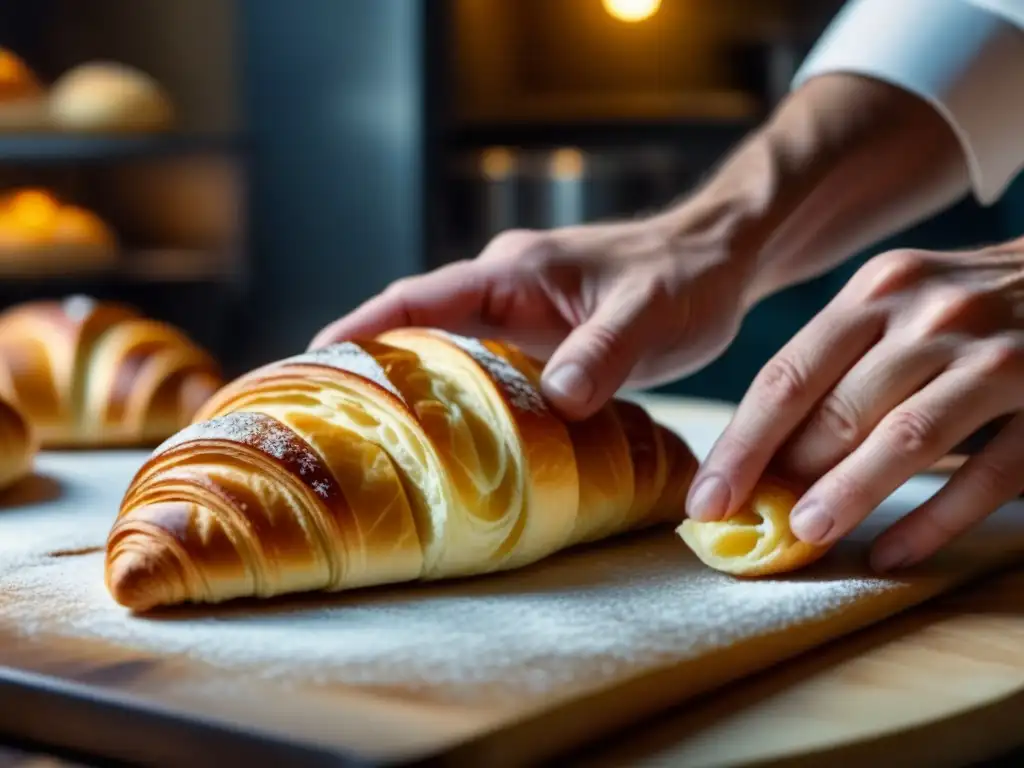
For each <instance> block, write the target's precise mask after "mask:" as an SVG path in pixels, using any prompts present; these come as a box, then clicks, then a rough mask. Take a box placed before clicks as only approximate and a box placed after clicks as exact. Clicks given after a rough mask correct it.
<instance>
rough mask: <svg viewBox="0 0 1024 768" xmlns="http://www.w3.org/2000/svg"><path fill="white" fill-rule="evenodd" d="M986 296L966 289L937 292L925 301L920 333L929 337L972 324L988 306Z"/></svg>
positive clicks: (949, 289)
mask: <svg viewBox="0 0 1024 768" xmlns="http://www.w3.org/2000/svg"><path fill="white" fill-rule="evenodd" d="M986 303H987V302H986V299H985V296H984V295H983V294H981V293H979V292H977V291H971V290H966V289H964V288H947V289H945V290H941V291H936V292H934V293H933V294H932V295H931V296H930V297H928V298H927V299H926V300H925V303H924V307H923V315H924V317H923V321H922V323H921V325H920V329H919V330H920V332H921V333H922V334H923V335H925V336H928V337H933V336H937V335H939V334H942V333H945V332H948V331H953V330H957V329H960V328H963V327H965V326H967V325H969V324H970V322H971V320H972V318H975V317H977V316H978V312H979V311H981V310H983V309H984V306H985V305H986Z"/></svg>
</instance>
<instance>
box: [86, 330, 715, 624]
mask: <svg viewBox="0 0 1024 768" xmlns="http://www.w3.org/2000/svg"><path fill="white" fill-rule="evenodd" d="M538 373H539V365H538V364H537V363H536V362H535V361H532V360H530V359H529V358H527V357H526V356H525V355H523V354H522V353H520V352H519V351H518V350H516V349H515V348H513V347H510V346H508V345H505V344H499V343H496V342H489V341H483V342H482V341H478V340H475V339H467V338H463V337H459V336H454V335H451V334H447V333H443V332H440V331H434V330H423V329H404V330H399V331H392V332H389V333H386V334H384V335H382V336H380V337H377V338H376V339H374V340H369V341H364V342H359V343H351V342H347V343H342V344H337V345H334V346H332V347H328V348H326V349H323V350H319V351H317V352H312V353H308V354H303V355H298V356H296V357H292V358H288V359H286V360H282V361H279V362H275V363H272V364H270V365H267V366H264V367H262V368H259V369H256V370H255V371H252V372H250V373H248V374H246V375H244V376H242V377H241V378H239V379H237V380H235V381H234V382H232V383H230V384H228V385H227V386H226V387H224V388H223V389H222V390H221V391H220V392H218V393H217V394H216V395H215V396H214V397H213V398H212V399H211V400H210V401H208V402H207V404H206V405H205V406H204V407H203V408H202V409H201V410H200V412H199V413H198V414H197V416H196V422H197V423H195V424H193V425H192V426H190V427H188V428H186V429H184V430H182V431H181V432H180V433H179V434H177V435H175V436H174V437H172V438H170V439H169V440H167V441H166V442H165V443H164V444H163V445H162V446H160V447H159V448H158V449H157V450H156V451H155V452H154V454H153V456H152V457H150V459H149V460H148V461H147V462H146V464H144V465H143V467H142V468H141V469H140V470H139V472H138V474H137V475H136V476H135V478H134V479H133V481H132V482H131V484H130V486H129V488H128V490H127V492H126V494H125V496H124V499H123V502H122V506H121V509H120V513H119V515H118V519H117V521H116V522H115V524H114V526H113V528H112V530H111V532H110V536H109V538H108V543H107V559H106V583H107V587H108V589H109V590H110V592H111V594H112V595H113V597H114V598H115V600H117V601H118V602H119V603H121V604H123V605H125V606H127V607H129V608H132V609H134V610H137V611H141V610H146V609H148V608H151V607H154V606H158V605H167V604H173V603H180V602H219V601H223V600H228V599H231V598H236V597H243V596H257V597H269V596H272V595H279V594H282V593H286V592H298V591H312V590H323V591H337V590H343V589H351V588H355V587H361V586H368V585H374V584H384V583H394V582H404V581H411V580H416V579H424V580H426V579H440V578H445V577H455V576H466V575H476V574H483V573H488V572H494V571H499V570H505V569H510V568H516V567H519V566H524V565H527V564H529V563H532V562H535V561H537V560H540V559H542V558H544V557H546V556H548V555H551V554H553V553H554V552H557V551H559V550H561V549H564V548H566V547H569V546H572V545H574V544H577V543H580V542H583V541H591V540H594V539H598V538H603V537H607V536H612V535H615V534H618V533H622V532H625V531H629V530H636V529H640V528H643V527H646V526H650V525H653V524H655V523H660V522H678V520H680V519H681V517H682V510H683V500H684V498H685V494H686V491H687V488H688V486H689V483H690V480H691V478H692V476H693V474H694V472H695V470H696V464H697V462H696V459H695V458H694V456H693V454H692V453H691V452H690V450H689V448H688V447H687V446H686V444H685V443H684V442H683V441H682V440H681V439H680V438H679V437H678V436H676V435H675V434H674V433H673V432H671V431H669V430H668V429H665V428H664V427H661V426H660V425H657V424H655V423H654V422H653V421H652V420H651V418H650V417H649V416H648V415H647V413H646V412H645V411H644V410H643V409H642V408H640V407H639V406H637V405H634V404H632V403H628V402H620V401H615V402H613V403H612V404H610V405H609V406H607V407H606V408H605V409H604V410H603V411H602V412H601V413H600V414H599V415H598V416H597V417H595V418H594V419H592V420H590V421H587V422H583V423H579V424H574V425H571V426H570V425H567V424H565V423H564V422H563V421H562V420H560V419H559V418H558V417H556V416H555V414H554V413H553V412H552V411H550V410H549V409H548V408H547V406H546V404H545V403H544V401H543V399H542V398H541V396H540V394H539V392H538V389H537V375H538Z"/></svg>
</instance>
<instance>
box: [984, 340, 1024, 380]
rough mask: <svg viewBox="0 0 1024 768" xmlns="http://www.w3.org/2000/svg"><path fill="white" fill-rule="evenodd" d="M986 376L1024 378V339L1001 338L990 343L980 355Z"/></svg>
mask: <svg viewBox="0 0 1024 768" xmlns="http://www.w3.org/2000/svg"><path fill="white" fill-rule="evenodd" d="M979 368H980V369H981V371H980V372H981V373H982V374H983V375H984V376H986V377H987V376H997V377H1000V378H1003V377H1005V378H1010V379H1013V380H1017V379H1019V378H1024V339H1017V338H1000V339H996V340H993V341H991V342H989V343H988V344H987V345H986V347H985V348H984V350H983V351H982V353H981V355H980V361H979Z"/></svg>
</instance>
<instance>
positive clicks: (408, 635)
mask: <svg viewBox="0 0 1024 768" xmlns="http://www.w3.org/2000/svg"><path fill="white" fill-rule="evenodd" d="M653 415H654V416H655V417H656V418H659V414H658V413H654V414H653ZM659 420H666V421H669V422H670V423H671V422H672V421H673V419H671V418H668V419H665V418H659ZM694 423H696V422H694ZM711 426H712V427H713V429H711V428H710V427H709V433H708V435H705V436H704V437H703V438H701V436H700V435H698V437H697V439H696V440H695V439H694V435H695V434H697V433H698V432H699V431H700V429H702V428H700V427H693V425H692V424H691V429H690V430H687V431H689V432H690V434H689V435H688V437H689V438H690V441H691V444H694V443H695V444H696V450H697V452H698V453H703V452H704V451H706V449H707V446H708V445H709V444H710V441H709V439H710V438H711V437H713V435H714V434H717V431H718V429H720V426H721V425H720V424H715V425H711ZM146 457H147V454H146V453H143V452H134V453H131V452H126V453H124V454H121V455H117V454H105V455H103V456H97V455H95V454H78V455H63V456H62V455H57V454H49V455H45V456H43V457H41V458H40V469H41V471H42V472H43V473H44V474H48V475H51V476H58V477H60V479H61V481H62V483H63V485H64V487H65V493H64V494H63V495H62V496H61V497H59V498H58V499H56V500H50V501H45V502H42V503H40V504H38V505H21V506H12V507H9V508H7V509H4V510H0V628H2V629H3V631H4V632H5V633H7V634H10V633H15V634H16V635H17V636H19V637H20V638H22V639H24V640H25V641H31V640H32V639H33V638H35V639H41V638H42V637H43V636H57V637H61V638H83V639H85V638H90V639H94V640H99V641H103V642H105V643H109V644H114V645H117V646H120V647H124V648H128V649H137V650H140V651H151V652H161V653H165V654H169V655H177V656H180V657H186V658H191V659H195V660H199V661H202V662H206V663H208V664H212V665H216V666H218V667H221V668H223V669H225V670H235V671H238V672H239V673H241V674H242V675H243V676H244V677H245V679H251V680H254V681H266V682H272V683H274V684H275V685H277V686H279V688H280V689H287V688H289V687H292V686H319V685H354V686H361V687H365V688H370V689H379V690H381V691H383V692H388V693H396V692H401V693H402V694H403V695H408V696H412V697H417V698H421V699H422V698H427V699H432V700H437V701H448V702H453V703H465V704H473V703H480V704H482V705H483V704H487V705H499V704H501V703H502V702H509V703H511V702H513V701H514V702H516V703H517V704H520V705H521V704H522V703H523V702H524V699H527V700H528V699H531V698H544V697H546V696H549V695H551V694H552V693H554V692H556V691H557V693H558V694H559V695H563V694H571V693H573V692H578V691H583V690H586V689H592V688H593V687H595V686H600V685H602V684H607V683H610V682H612V681H615V680H619V679H623V678H626V677H630V676H632V675H635V674H636V673H637V672H639V671H641V670H646V669H651V668H652V667H654V666H658V665H661V664H665V663H670V662H673V661H681V660H686V659H690V658H694V657H696V656H698V655H701V654H705V653H707V652H709V651H713V650H714V649H721V648H725V647H728V646H730V645H732V644H735V643H738V642H742V641H745V640H746V641H749V640H753V639H756V638H758V637H762V636H764V635H766V634H768V633H772V632H775V631H778V630H782V629H785V628H787V627H794V626H799V625H804V624H807V623H808V622H812V621H816V620H819V619H822V618H825V617H827V616H828V615H829V614H832V613H835V612H838V611H843V610H847V609H849V608H850V607H851V606H853V605H854V604H856V603H858V602H859V601H863V600H866V599H870V598H871V597H872V596H877V595H880V594H882V593H885V592H892V591H895V590H901V589H905V588H906V585H905V584H904V583H902V582H895V581H888V580H883V579H877V578H872V577H870V576H867V575H865V573H864V571H863V568H862V566H860V565H858V564H857V563H856V561H849V560H844V559H843V558H842V557H839V558H834V559H830V558H826V560H825V561H822V563H819V565H818V566H816V567H815V568H814V569H812V571H811V572H808V573H806V574H801V575H798V576H797V577H794V578H789V579H780V580H767V581H752V582H741V581H738V580H735V579H732V578H731V577H728V576H725V575H722V574H718V573H715V572H712V571H709V570H708V569H706V568H704V567H703V566H702V565H700V564H699V563H698V562H697V561H696V559H695V558H693V557H692V556H691V555H690V554H689V553H688V552H687V551H686V549H685V547H684V546H683V545H682V544H681V543H680V542H679V541H678V540H677V539H676V538H675V537H674V536H672V535H670V534H669V535H662V536H659V535H654V536H644V537H638V538H634V539H630V540H626V541H622V542H619V543H617V544H615V545H613V546H611V547H592V548H588V549H586V550H582V551H579V552H575V553H567V554H564V555H561V556H556V557H554V558H551V559H550V560H548V561H546V562H544V563H541V564H539V565H537V566H534V567H530V568H526V569H522V570H520V571H516V572H511V573H507V574H503V575H498V576H493V577H488V578H481V579H469V580H464V581H458V582H447V583H431V584H423V585H414V586H408V587H399V588H388V589H380V590H370V591H365V592H361V593H360V592H352V593H348V594H343V595H335V596H331V597H326V598H323V599H309V598H299V599H285V600H275V601H268V602H267V603H264V604H263V605H260V606H254V605H253V604H251V603H250V604H248V605H241V604H235V605H230V604H229V605H225V606H221V607H207V608H203V609H186V610H179V611H173V612H169V613H166V614H164V615H163V616H162V617H160V618H139V617H132V616H130V615H129V614H128V613H127V612H126V611H124V610H123V609H122V608H121V607H120V606H118V605H116V604H115V603H114V602H113V601H112V600H111V599H110V597H109V595H108V594H107V593H106V591H105V588H104V585H103V555H102V553H99V552H93V553H86V554H82V555H80V556H63V557H52V556H50V555H49V554H48V553H51V552H53V551H54V550H57V549H60V550H70V549H77V548H85V547H89V546H94V545H96V544H102V543H103V541H104V539H105V537H106V533H107V531H108V530H109V527H110V525H111V523H112V521H113V519H114V515H115V514H116V509H117V505H118V502H119V500H120V497H121V494H122V493H123V491H124V488H125V487H126V485H127V483H128V481H129V480H130V478H131V476H132V475H133V474H134V472H135V471H136V469H137V468H138V466H139V465H140V464H141V463H142V461H144V460H145V458H146ZM937 487H938V485H937V484H936V483H929V482H923V483H918V484H916V485H915V484H913V483H911V484H909V485H908V489H906V490H903V491H901V492H900V493H901V494H902V495H900V494H896V497H895V500H894V502H893V503H892V504H891V505H890V506H888V507H885V508H884V509H883V510H882V512H881V518H880V519H879V520H878V522H876V523H873V524H872V523H871V520H869V521H868V523H866V524H865V526H863V527H862V528H863V530H864V533H863V535H862V536H861V537H860V538H859V539H858V537H856V536H855V537H853V539H852V540H851V541H850V542H849V548H848V549H847V550H844V551H847V552H856V553H857V554H858V555H862V554H863V546H864V539H865V538H869V537H870V536H872V535H874V534H876V533H877V532H878V531H879V530H881V529H882V528H883V527H884V525H885V523H888V522H891V521H892V519H894V518H895V517H897V516H899V515H900V514H904V513H906V512H907V511H908V510H909V509H911V508H913V507H914V506H915V505H916V504H919V503H920V502H921V501H922V500H923V499H924V498H926V497H927V496H928V495H930V493H932V492H934V490H935V489H936V488H937ZM1021 511H1022V508H1021V507H1020V506H1019V505H1018V506H1013V505H1011V506H1010V507H1009V508H1007V514H1004V515H997V516H994V517H995V518H1000V517H1001V518H1002V519H1003V522H1004V523H1005V525H1002V526H1001V527H1000V526H998V525H997V526H995V527H993V526H990V525H989V524H988V523H986V524H985V525H982V526H980V527H979V528H977V529H975V530H974V531H972V532H971V534H970V535H969V536H968V537H966V539H969V540H971V541H975V542H977V541H979V539H980V538H984V536H982V534H985V532H986V531H988V534H987V535H988V537H989V541H991V540H993V539H994V540H996V541H998V542H999V546H1005V547H1009V546H1011V543H1013V544H1014V545H1015V546H1016V545H1020V544H1021V543H1022V540H1024V530H1022V528H1024V526H1022V525H1021V522H1022V520H1021V518H1022V515H1021V514H1020V513H1021ZM985 546H988V547H989V549H988V556H989V557H991V553H992V546H993V545H991V544H986V545H985ZM839 549H842V548H839Z"/></svg>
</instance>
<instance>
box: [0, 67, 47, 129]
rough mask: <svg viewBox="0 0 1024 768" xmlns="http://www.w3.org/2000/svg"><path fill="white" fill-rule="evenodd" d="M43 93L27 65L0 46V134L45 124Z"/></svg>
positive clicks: (45, 112)
mask: <svg viewBox="0 0 1024 768" xmlns="http://www.w3.org/2000/svg"><path fill="white" fill-rule="evenodd" d="M46 116H47V104H46V90H45V88H43V85H42V83H41V82H40V81H39V78H37V77H36V75H35V73H34V72H33V71H32V70H31V69H30V68H29V66H28V65H27V64H26V63H25V62H24V61H23V60H22V59H21V57H20V56H18V55H17V54H16V53H14V51H12V50H10V49H9V48H3V47H0V132H2V131H30V130H35V129H38V128H41V127H42V126H44V125H45V124H46Z"/></svg>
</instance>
